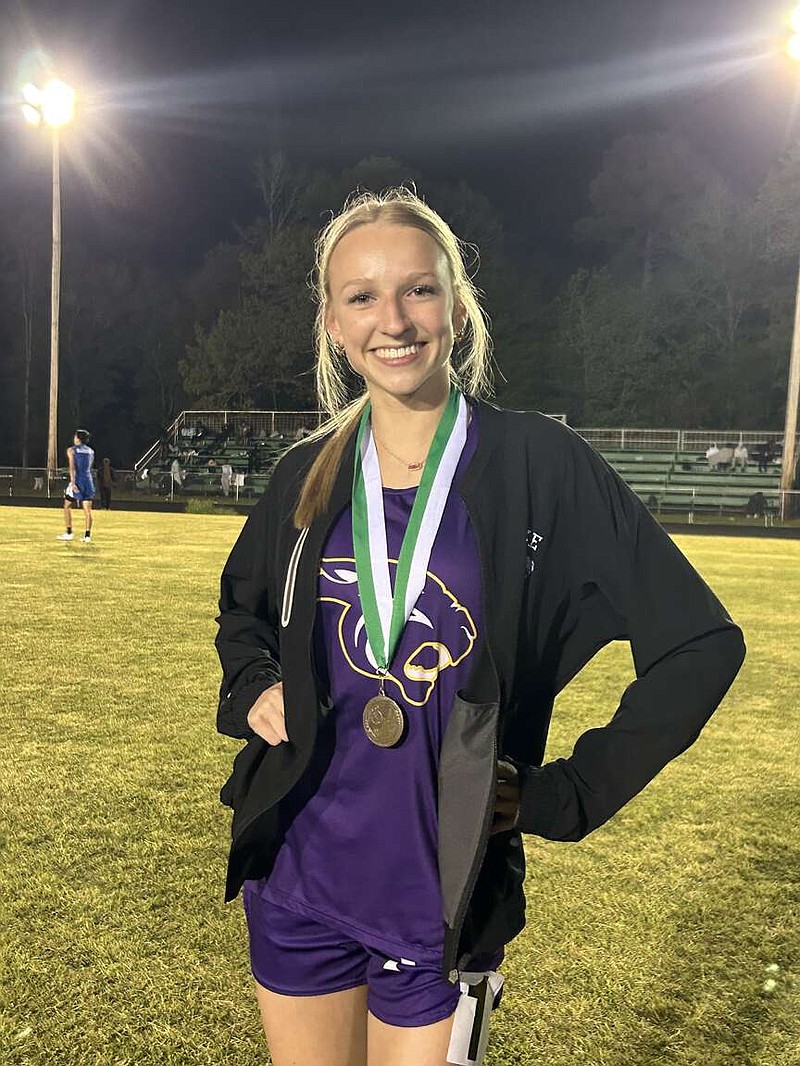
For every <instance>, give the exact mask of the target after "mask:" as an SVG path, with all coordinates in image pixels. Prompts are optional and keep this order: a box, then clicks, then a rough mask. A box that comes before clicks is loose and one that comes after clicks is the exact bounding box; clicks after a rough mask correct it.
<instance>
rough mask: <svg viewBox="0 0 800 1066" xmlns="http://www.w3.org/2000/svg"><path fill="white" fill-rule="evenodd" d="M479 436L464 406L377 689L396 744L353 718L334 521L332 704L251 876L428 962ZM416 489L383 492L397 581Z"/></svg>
mask: <svg viewBox="0 0 800 1066" xmlns="http://www.w3.org/2000/svg"><path fill="white" fill-rule="evenodd" d="M477 432H478V427H477V419H476V416H475V411H474V409H473V416H472V419H471V422H470V425H469V428H468V432H467V441H466V444H465V446H464V450H463V452H462V455H461V459H460V461H459V466H458V469H457V471H456V476H455V479H454V482H453V487H452V488H451V490H450V494H449V497H448V500H447V504H446V506H445V510H444V514H443V516H442V522H441V525H440V527H439V531H438V534H437V537H436V540H435V542H434V545H433V551H432V553H431V559H430V562H429V564H428V573H427V580H426V582H425V587H424V588H423V590H422V592H421V594H420V596H419V599H418V600H417V602H416V605H415V607H414V610H413V612H412V614H411V617H410V618H409V621H408V622H407V623H406V627H405V629H404V631H403V634H402V637H401V639H400V642H399V644H398V648H397V651H396V653H395V656H394V659H393V661H392V664H391V668H390V673H391V677H390V678H389V679H387V683H386V689H385V691H386V694H387V695H389V696H391V697H392V698H393V699H394V700H396V701H397V703H398V704H399V705H400V707H401V708H402V710H403V714H404V715H405V718H406V722H407V729H406V734H405V736H404V738H403V740H402V741H401V742H400V744H399V745H398V746H397V747H395V748H378V747H376V746H375V745H373V744H372V743H371V742H370V741H369V739H368V738H367V736H366V734H365V733H364V728H363V724H362V714H363V710H364V705H365V703H366V702H367V700H369V699H370V698H371V697H372V696H375V695H376V694H377V692H378V679H377V675H376V673H375V671H374V668H373V667H372V666H371V664H370V662H369V661H368V659H367V655H366V650H365V649H366V633H365V630H364V623H363V617H362V612H361V606H360V603H359V599H358V590H357V585H356V573H355V563H354V559H353V533H352V521H351V512H350V508H349V507H348V508H347V509H346V510H345V511H343V512H342V514H341V515H340V516H339V519H338V520H337V522H336V524H335V525H334V527H333V528H332V530H331V532H330V535H329V538H328V540H327V542H326V545H325V547H324V550H323V558H322V563H321V568H320V576H319V583H318V607H317V622H316V627H315V656H316V668H317V672H318V676H319V677H320V680H321V681H322V682H323V684H325V685H326V686H327V689H328V691H329V693H330V695H331V698H332V701H333V709H332V710H331V712H330V713H329V715H328V716H327V718H326V720H325V722H324V723H323V724H322V725H321V727H320V735H319V737H318V742H317V745H316V748H315V752H314V756H313V758H312V762H311V765H310V766H309V767H308V770H307V772H306V773H305V774H304V776H303V778H302V779H301V781H300V782H299V784H298V785H297V787H296V788H295V789H293V790H292V792H291V793H290V794H289V796H288V797H287V798H286V800H284V802H283V804H282V805H281V818H282V825H283V828H284V831H285V837H284V840H283V842H282V844H281V847H280V849H279V851H278V855H277V858H276V861H275V865H274V868H273V870H272V872H271V874H270V876H269V878H268V879H262V880H261V881H258V882H250V883H249V884H250V890H255V891H257V892H258V893H259V894H261V895H262V896H263V897H264V898H266V899H267V900H269V901H271V902H273V903H277V904H279V905H281V906H284V907H288V908H289V909H292V910H295V911H297V912H298V913H301V914H304V915H306V916H308V917H311V918H315V919H317V920H319V921H322V922H324V923H325V924H328V925H330V926H331V927H333V928H335V929H339V930H340V931H342V932H346V933H349V934H350V935H352V936H354V938H356V939H359V938H361V939H362V940H364V941H367V942H369V943H370V944H371V945H372V946H375V947H376V948H378V949H379V950H382V951H384V952H386V954H389V955H392V956H395V957H403V958H407V959H410V960H412V961H415V962H423V961H426V960H429V961H435V960H436V959H438V957H439V956H440V954H441V950H442V942H443V933H444V922H443V918H442V898H441V889H440V886H439V872H438V863H437V845H438V817H437V776H438V767H439V751H440V748H441V742H442V737H443V736H444V731H445V728H446V726H447V721H448V717H449V714H450V709H451V707H452V705H453V700H454V697H455V693H456V691H457V690H458V689H460V688H463V687H464V685H465V684H466V681H467V678H468V676H469V674H470V671H471V668H472V665H473V656H474V652H475V648H476V644H477V639H478V634H479V632H480V629H481V627H482V613H481V586H480V565H479V559H478V550H477V545H476V542H475V538H474V535H473V533H472V530H471V528H470V525H469V520H468V517H467V513H466V510H465V508H464V505H463V503H462V501H461V498H460V497H459V495H458V492H457V490H456V487H455V486H456V484H457V482H458V479H459V478H460V477H461V475H462V473H463V471H464V468H465V467H466V464H467V463H468V462H469V460H470V458H471V456H472V455H473V454H474V451H475V447H476V444H477ZM415 493H416V489H415V488H411V489H384V492H383V502H384V512H385V517H386V533H387V542H388V549H389V559H390V563H389V571H390V576H391V578H392V584H394V565H393V563H392V560H396V559H397V557H398V555H399V552H400V545H401V543H402V537H403V533H404V532H405V528H406V524H407V522H408V518H409V515H410V513H411V508H412V506H413V503H414V496H415Z"/></svg>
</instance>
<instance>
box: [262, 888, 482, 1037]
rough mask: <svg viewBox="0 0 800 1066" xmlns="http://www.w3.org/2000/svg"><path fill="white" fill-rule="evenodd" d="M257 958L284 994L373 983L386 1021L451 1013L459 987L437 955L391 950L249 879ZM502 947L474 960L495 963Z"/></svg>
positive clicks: (419, 1020) (422, 1021) (372, 1006)
mask: <svg viewBox="0 0 800 1066" xmlns="http://www.w3.org/2000/svg"><path fill="white" fill-rule="evenodd" d="M243 897H244V909H245V915H246V916H247V928H248V932H249V934H250V966H251V969H252V971H253V977H255V979H256V981H258V983H259V984H260V985H262V986H263V987H264V988H267V989H269V990H270V991H271V992H278V993H280V994H281V995H284V996H321V995H327V994H328V993H330V992H341V991H343V990H344V989H346V988H357V987H358V986H359V985H366V986H367V1009H368V1010H369V1011H371V1013H372V1014H374V1015H375V1017H376V1018H378V1019H379V1021H382V1022H385V1023H386V1024H387V1025H402V1026H419V1025H432V1024H433V1023H434V1022H438V1021H441V1020H442V1019H443V1018H449V1017H450V1015H451V1014H452V1013H453V1012H454V1011H455V1009H456V1006H457V1005H458V1000H459V996H460V994H461V993H460V988H459V985H458V983H456V984H454V985H453V984H451V983H450V982H449V981H446V980H445V979H444V977H442V967H441V960H440V961H439V962H438V963H436V962H433V961H429V962H417V963H414V962H412V961H410V960H408V959H402V958H400V959H398V958H392V957H391V956H389V955H386V954H385V953H384V952H383V951H380V950H379V949H377V948H375V947H371V946H370V945H369V944H368V943H363V942H361V941H358V940H353V939H351V937H350V936H349V935H348V934H347V933H343V932H339V931H338V930H336V929H333V928H332V927H331V926H328V925H324V924H322V923H320V922H318V921H315V920H314V919H312V918H308V917H305V916H303V915H300V914H296V913H295V912H294V911H291V910H288V909H287V908H286V907H280V906H278V905H277V904H275V903H270V902H268V901H267V900H265V899H264V898H263V897H262V896H260V895H258V894H257V893H256V892H253V891H250V890H249V889H248V886H247V885H246V884H245V887H244V892H243ZM502 958H503V952H502V951H501V952H497V953H495V954H493V955H491V956H489V955H486V956H481V958H480V959H475V960H473V965H471V966H470V969H475V970H493V969H495V968H496V967H497V966H499V965H500V961H501V960H502Z"/></svg>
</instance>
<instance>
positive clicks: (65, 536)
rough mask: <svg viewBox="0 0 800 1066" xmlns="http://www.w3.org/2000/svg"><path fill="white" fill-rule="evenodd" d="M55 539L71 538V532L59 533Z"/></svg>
mask: <svg viewBox="0 0 800 1066" xmlns="http://www.w3.org/2000/svg"><path fill="white" fill-rule="evenodd" d="M56 540H72V533H59V534H58V536H57V537H56Z"/></svg>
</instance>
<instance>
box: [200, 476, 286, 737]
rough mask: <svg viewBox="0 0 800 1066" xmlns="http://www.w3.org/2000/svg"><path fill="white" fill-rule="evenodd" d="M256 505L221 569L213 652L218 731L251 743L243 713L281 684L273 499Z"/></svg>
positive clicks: (267, 496)
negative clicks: (217, 666) (217, 668)
mask: <svg viewBox="0 0 800 1066" xmlns="http://www.w3.org/2000/svg"><path fill="white" fill-rule="evenodd" d="M271 488H272V482H271V483H270V486H269V487H268V490H267V492H266V493H265V494H264V495H263V496H262V497H261V499H260V500H259V501H258V503H257V504H256V505H255V507H254V509H253V511H252V513H251V514H250V515H249V517H248V519H247V521H246V522H245V524H244V527H243V529H242V531H241V533H240V534H239V538H238V540H237V541H236V543H235V544H234V546H233V549H232V550H231V553H230V555H229V557H228V561H227V562H226V563H225V567H224V569H223V571H222V578H221V581H220V597H219V615H218V617H217V620H216V621H217V625H218V626H219V630H218V632H217V637H216V641H215V644H216V648H217V653H218V655H219V659H220V663H221V665H222V684H221V686H220V692H219V706H218V709H217V729H218V730H219V732H220V733H224V734H226V735H227V736H231V737H237V738H240V739H250V738H251V737H252V736H254V733H253V731H252V730H251V729H250V727H249V726H248V724H247V713H248V711H249V710H250V708H251V707H252V706H253V703H254V702H255V701H256V699H257V698H258V697H259V696H260V695H261V693H262V692H264V691H265V690H266V689H268V688H270V687H271V686H272V685H274V684H276V683H277V682H278V681H280V680H281V668H280V644H279V640H278V617H277V608H276V603H277V591H276V584H275V572H274V570H275V567H274V562H273V560H274V556H275V537H276V530H275V526H276V522H275V519H274V515H275V512H276V499H275V493H274V491H273V492H271V491H270V489H271Z"/></svg>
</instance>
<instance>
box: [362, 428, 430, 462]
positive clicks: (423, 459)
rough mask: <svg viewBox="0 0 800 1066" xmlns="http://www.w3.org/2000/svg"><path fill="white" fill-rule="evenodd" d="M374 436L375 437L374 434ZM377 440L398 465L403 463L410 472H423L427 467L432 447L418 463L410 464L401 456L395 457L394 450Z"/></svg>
mask: <svg viewBox="0 0 800 1066" xmlns="http://www.w3.org/2000/svg"><path fill="white" fill-rule="evenodd" d="M373 436H375V434H374V433H373ZM375 440H376V441H378V444H380V446H381V448H383V450H384V451H385V452H388V453H389V455H391V457H392V459H396V460H397V461H398V463H402V464H403V466H406V467H408V469H409V470H421V469H422V468H423V466H424V465H425V460H426V459H427V458H428V452H429V451H430V445H428V451H426V452H425V455H424V456H423V457H422V459H420V460H418V461H417V462H413V463H409V462H406V460H405V459H401V458H400V456H399V455H395V453H394V452H393V451H392V449H391V448H387V447H386V445H385V444H384V443H383V441H382V440H378V438H377V437H375Z"/></svg>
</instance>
